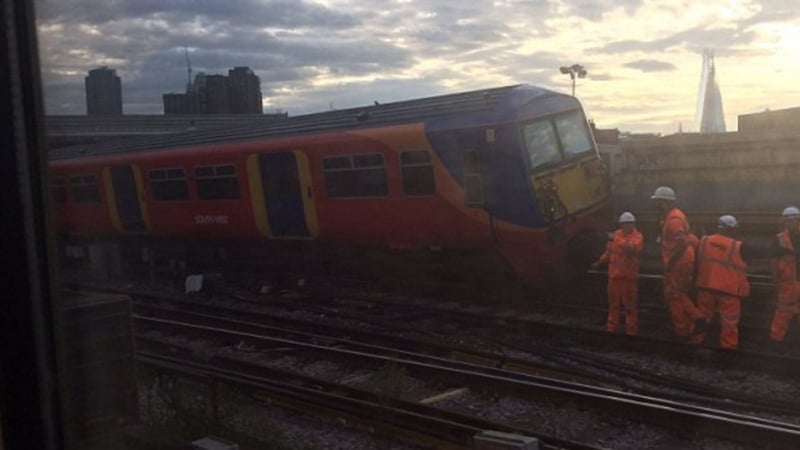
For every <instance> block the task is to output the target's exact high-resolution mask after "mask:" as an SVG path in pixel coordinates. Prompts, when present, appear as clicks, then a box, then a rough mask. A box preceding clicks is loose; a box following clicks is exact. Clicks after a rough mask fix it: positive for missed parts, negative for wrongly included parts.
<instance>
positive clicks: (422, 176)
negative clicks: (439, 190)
mask: <svg viewBox="0 0 800 450" xmlns="http://www.w3.org/2000/svg"><path fill="white" fill-rule="evenodd" d="M403 192H405V194H406V195H431V194H433V193H435V192H436V184H435V183H434V181H433V167H431V166H415V167H403Z"/></svg>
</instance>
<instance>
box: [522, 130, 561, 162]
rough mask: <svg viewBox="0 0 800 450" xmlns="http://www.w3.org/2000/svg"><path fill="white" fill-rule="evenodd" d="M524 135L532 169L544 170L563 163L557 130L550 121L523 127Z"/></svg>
mask: <svg viewBox="0 0 800 450" xmlns="http://www.w3.org/2000/svg"><path fill="white" fill-rule="evenodd" d="M522 133H523V136H524V139H525V145H526V146H527V148H528V155H529V156H530V160H531V169H534V170H535V169H537V168H544V167H546V166H547V165H550V164H553V163H557V162H559V161H561V152H560V151H559V150H558V140H557V139H556V130H555V129H554V128H553V124H552V122H550V120H542V121H539V122H534V123H530V124H527V125H525V126H523V129H522Z"/></svg>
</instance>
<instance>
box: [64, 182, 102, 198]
mask: <svg viewBox="0 0 800 450" xmlns="http://www.w3.org/2000/svg"><path fill="white" fill-rule="evenodd" d="M69 187H70V192H71V193H72V200H73V201H75V202H79V203H93V202H99V201H100V188H99V187H98V186H97V178H96V177H95V176H94V175H83V176H79V177H70V179H69Z"/></svg>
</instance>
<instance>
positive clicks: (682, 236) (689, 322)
mask: <svg viewBox="0 0 800 450" xmlns="http://www.w3.org/2000/svg"><path fill="white" fill-rule="evenodd" d="M691 239H692V238H691V235H690V233H689V222H688V221H687V220H686V216H685V215H684V214H683V212H682V211H681V210H680V209H678V208H672V209H671V210H670V211H669V213H667V217H666V218H665V219H664V222H663V226H662V228H661V259H662V262H663V263H664V300H665V301H666V303H667V309H668V310H669V315H670V318H671V319H672V326H673V328H674V329H675V334H676V335H678V336H679V337H684V338H685V337H689V335H690V334H691V333H692V331H693V329H694V322H695V321H696V320H697V319H700V318H704V317H705V316H704V315H703V312H702V311H700V309H698V308H697V307H696V306H695V305H694V303H693V302H692V299H691V298H690V297H689V289H690V288H691V286H692V282H693V279H694V256H695V254H694V252H695V249H694V245H692V243H691Z"/></svg>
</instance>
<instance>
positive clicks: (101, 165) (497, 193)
mask: <svg viewBox="0 0 800 450" xmlns="http://www.w3.org/2000/svg"><path fill="white" fill-rule="evenodd" d="M50 157H51V161H50V171H51V180H52V195H53V200H54V204H55V210H56V220H57V228H58V230H59V231H60V232H61V233H62V234H63V235H64V238H65V239H64V240H65V242H68V243H71V244H73V245H86V244H87V243H92V242H94V243H97V242H100V243H102V242H109V241H111V240H113V241H115V242H123V243H125V242H128V243H130V244H128V245H135V246H153V245H157V244H155V242H163V241H167V240H172V239H180V240H183V241H185V242H211V241H213V242H231V243H233V242H238V243H239V244H240V245H241V244H242V243H244V245H245V246H248V247H253V246H265V247H266V248H268V247H269V245H270V244H271V243H272V244H277V245H280V246H281V249H282V250H281V251H282V252H283V251H285V250H286V249H287V248H288V249H291V248H293V247H292V246H293V245H296V246H297V248H300V247H302V248H303V249H305V250H307V249H308V248H309V247H312V248H313V247H314V245H320V246H326V247H327V248H329V247H330V246H331V245H332V246H334V247H337V246H338V247H348V248H360V249H367V248H371V249H376V248H377V249H384V250H385V251H386V252H389V254H396V255H401V254H403V253H409V252H415V251H416V252H431V250H435V253H437V254H438V255H439V256H437V261H445V262H444V263H443V264H448V263H447V262H446V261H447V258H442V256H441V255H443V254H447V253H448V252H453V253H452V254H453V255H454V256H455V255H465V254H471V255H478V256H479V258H478V259H481V256H482V255H483V256H486V257H487V258H486V259H487V260H488V259H493V258H494V259H496V260H499V261H501V263H500V264H503V265H505V266H506V267H507V268H508V267H510V268H511V269H512V270H513V272H514V273H516V275H517V276H519V277H520V278H521V279H522V280H524V281H525V282H526V283H527V284H528V285H531V286H540V285H542V284H543V283H546V282H548V281H550V280H552V279H558V278H563V276H564V274H565V273H568V272H569V271H570V270H579V269H580V268H582V267H585V266H586V265H588V263H589V262H590V261H592V259H593V257H594V256H596V252H597V250H598V245H599V247H600V249H602V244H603V241H604V239H603V237H602V236H603V232H604V231H605V229H604V228H605V227H606V226H607V223H608V220H607V218H608V214H609V211H608V207H609V184H608V179H607V174H606V172H605V170H604V168H603V165H602V163H601V161H600V159H599V156H598V152H597V147H596V144H595V142H594V139H593V137H592V133H591V132H590V129H589V126H588V123H587V119H586V117H585V114H584V112H583V109H582V108H581V105H580V103H579V102H578V101H577V100H576V99H575V98H573V97H571V96H568V95H563V94H559V93H556V92H552V91H549V90H545V89H541V88H537V87H532V86H527V85H515V86H508V87H501V88H494V89H488V90H479V91H472V92H466V93H460V94H453V95H445V96H438V97H431V98H425V99H419V100H410V101H403V102H396V103H389V104H377V103H376V104H375V105H372V106H369V107H363V108H353V109H347V110H340V111H330V112H325V113H319V114H311V115H305V116H297V117H292V118H288V119H286V120H285V121H281V122H278V123H274V124H270V125H264V126H259V127H250V128H247V129H239V130H228V131H225V132H194V133H186V134H182V135H170V136H168V137H161V138H153V139H144V140H137V141H125V142H115V143H111V144H94V145H91V146H76V147H69V148H64V149H59V150H54V151H53V152H51V154H50ZM255 243H258V245H255ZM198 245H199V244H198ZM287 245H288V247H287ZM392 252H393V253H392ZM348 254H349V255H356V257H358V256H357V255H358V253H348ZM498 256H499V258H498ZM455 257H457V258H460V256H455ZM454 266H455V265H454ZM477 273H480V271H479V272H477Z"/></svg>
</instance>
